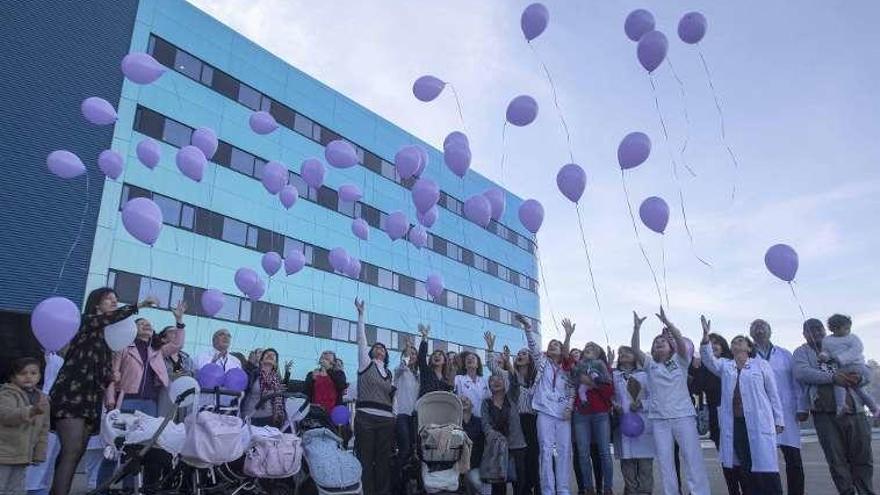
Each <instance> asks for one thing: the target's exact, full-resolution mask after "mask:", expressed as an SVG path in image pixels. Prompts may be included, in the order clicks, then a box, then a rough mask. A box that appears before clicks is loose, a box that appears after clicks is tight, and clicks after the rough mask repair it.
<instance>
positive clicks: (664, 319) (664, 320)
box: [655, 306, 674, 327]
mask: <svg viewBox="0 0 880 495" xmlns="http://www.w3.org/2000/svg"><path fill="white" fill-rule="evenodd" d="M655 315H656V316H657V318H658V319H659V320H660V322H661V323H663V325H665V326H667V327H672V326H674V325H673V324H672V323H671V322H670V321H669V318H667V317H666V311H664V310H663V306H660V312H659V313H655Z"/></svg>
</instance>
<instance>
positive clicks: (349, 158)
mask: <svg viewBox="0 0 880 495" xmlns="http://www.w3.org/2000/svg"><path fill="white" fill-rule="evenodd" d="M324 159H326V160H327V163H329V164H330V165H331V166H333V167H336V168H349V167H354V166H355V165H357V163H358V156H357V151H355V149H354V146H352V145H351V143H349V142H348V141H343V140H342V139H337V140H335V141H330V142H329V143H327V147H326V148H324Z"/></svg>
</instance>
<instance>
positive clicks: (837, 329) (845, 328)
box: [819, 314, 880, 418]
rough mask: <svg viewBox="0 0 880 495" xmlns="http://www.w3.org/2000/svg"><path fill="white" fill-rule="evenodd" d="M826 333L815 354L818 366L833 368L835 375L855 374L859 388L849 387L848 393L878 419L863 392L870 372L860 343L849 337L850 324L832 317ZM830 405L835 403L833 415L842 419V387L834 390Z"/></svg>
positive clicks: (878, 413) (840, 317) (879, 412)
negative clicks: (857, 377)
mask: <svg viewBox="0 0 880 495" xmlns="http://www.w3.org/2000/svg"><path fill="white" fill-rule="evenodd" d="M828 329H829V330H831V333H832V335H828V336H826V337H825V338H823V339H822V352H820V353H819V362H821V363H830V362H832V361H833V362H835V363H836V364H837V369H838V371H842V372H844V373H855V374H858V375H859V376H860V377H861V378H862V381H861V382H860V384H859V386H857V387H853V388H852V391H853V393H855V394H856V395H858V396H859V399H861V400H862V402H863V403H864V404H865V405H866V406H868V409H870V410H871V413H872V414H873V415H874V417H875V418H877V417H880V409H878V407H877V403H876V402H874V399H873V398H872V397H871V395H870V394H868V392H867V391H866V390H865V385H867V383H868V380H869V379H870V376H871V372H870V371H869V370H868V368H867V367H866V366H865V354H864V348H863V347H862V341H861V339H859V337H858V336H856V335H853V334H852V333H851V332H850V331H851V329H852V320H851V319H850V318H849V316H844V315H839V314H836V315H832V316H831V318H828ZM834 401H835V402H836V403H837V415H838V416H842V415H843V413H844V411H845V409H846V387H841V386H838V385H835V386H834Z"/></svg>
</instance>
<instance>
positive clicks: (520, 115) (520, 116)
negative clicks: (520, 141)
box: [507, 95, 538, 127]
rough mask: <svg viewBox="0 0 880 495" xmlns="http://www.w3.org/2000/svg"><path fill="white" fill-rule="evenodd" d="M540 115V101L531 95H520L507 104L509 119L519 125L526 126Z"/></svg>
mask: <svg viewBox="0 0 880 495" xmlns="http://www.w3.org/2000/svg"><path fill="white" fill-rule="evenodd" d="M537 116H538V102H536V101H535V99H534V98H532V97H531V96H529V95H519V96H517V97H516V98H514V99H512V100H510V103H509V104H508V105H507V121H508V122H510V123H511V124H513V125H515V126H517V127H524V126H527V125H529V124H531V123H532V122H534V121H535V118H536V117H537Z"/></svg>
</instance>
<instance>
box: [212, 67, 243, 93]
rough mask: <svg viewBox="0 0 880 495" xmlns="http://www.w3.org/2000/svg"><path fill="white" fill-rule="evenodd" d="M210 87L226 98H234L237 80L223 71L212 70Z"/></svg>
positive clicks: (236, 90)
mask: <svg viewBox="0 0 880 495" xmlns="http://www.w3.org/2000/svg"><path fill="white" fill-rule="evenodd" d="M211 87H212V88H214V89H215V90H216V91H217V92H218V93H220V94H221V95H223V96H225V97H227V98H230V99H233V100H234V99H235V98H236V97H237V96H238V81H237V80H236V79H235V78H233V77H232V76H230V75H229V74H227V73H225V72H223V71H220V70H214V77H213V80H212V81H211Z"/></svg>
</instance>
